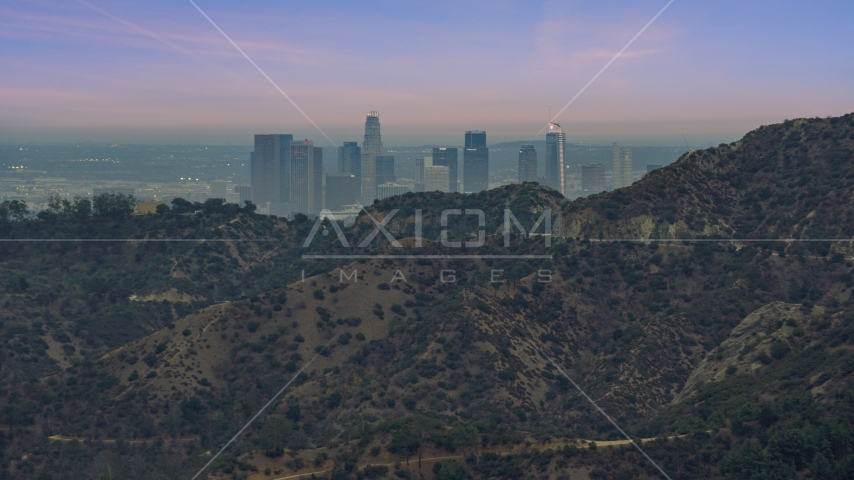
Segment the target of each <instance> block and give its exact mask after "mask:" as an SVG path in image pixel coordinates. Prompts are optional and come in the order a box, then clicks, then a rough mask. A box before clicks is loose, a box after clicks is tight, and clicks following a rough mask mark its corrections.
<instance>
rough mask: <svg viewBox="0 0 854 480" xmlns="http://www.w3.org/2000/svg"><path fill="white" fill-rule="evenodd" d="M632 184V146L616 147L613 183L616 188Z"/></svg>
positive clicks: (612, 173)
mask: <svg viewBox="0 0 854 480" xmlns="http://www.w3.org/2000/svg"><path fill="white" fill-rule="evenodd" d="M631 184H632V147H614V164H613V166H612V167H611V185H612V186H613V188H614V190H616V189H618V188H623V187H628V186H629V185H631Z"/></svg>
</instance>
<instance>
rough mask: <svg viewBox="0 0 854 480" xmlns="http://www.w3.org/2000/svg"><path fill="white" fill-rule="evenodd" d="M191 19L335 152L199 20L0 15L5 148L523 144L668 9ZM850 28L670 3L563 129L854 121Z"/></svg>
mask: <svg viewBox="0 0 854 480" xmlns="http://www.w3.org/2000/svg"><path fill="white" fill-rule="evenodd" d="M194 1H196V3H197V5H198V6H199V7H200V8H201V9H202V10H204V12H205V13H207V15H208V16H209V17H210V18H211V19H212V20H213V21H214V22H216V23H217V24H218V25H219V27H220V28H221V29H222V30H223V31H224V32H225V33H226V34H227V35H229V36H230V37H231V38H232V40H234V42H235V43H237V45H239V46H240V47H241V48H242V49H243V50H244V51H245V52H246V54H247V55H248V56H249V57H250V58H251V59H252V60H254V62H255V63H256V64H257V65H258V66H259V67H260V68H261V69H262V70H263V71H264V72H265V73H266V74H267V75H268V76H269V78H270V79H272V80H273V81H274V82H275V83H276V84H277V85H278V86H279V87H280V88H281V89H282V91H283V92H285V93H286V94H287V95H288V96H290V98H291V99H292V100H293V101H294V102H295V103H296V104H297V105H298V106H299V107H300V108H301V109H302V110H303V111H304V112H305V114H306V115H307V116H308V117H309V118H311V119H312V120H313V121H314V122H315V123H316V125H317V126H318V127H319V129H320V130H322V131H323V133H325V134H326V135H328V136H329V138H330V139H331V142H330V140H327V139H326V138H325V136H324V135H323V133H321V132H320V131H319V130H318V128H315V127H314V126H313V125H312V124H311V123H310V122H309V121H308V120H307V119H306V117H305V116H304V115H302V114H301V113H300V112H299V111H298V110H297V109H296V108H295V107H294V106H293V105H292V104H291V103H290V102H289V101H288V100H287V99H286V98H285V97H284V96H283V95H282V94H281V93H280V92H279V91H277V89H276V88H275V87H274V86H273V85H271V84H270V83H269V82H268V81H267V80H266V79H265V78H264V76H263V75H262V74H261V73H259V72H258V70H256V69H255V67H253V66H252V64H251V63H250V62H249V61H247V60H246V59H245V58H244V57H243V56H242V55H241V54H240V52H238V50H237V49H235V47H234V46H233V45H231V44H230V43H229V42H228V40H227V39H226V38H224V37H223V36H222V35H221V34H220V33H219V32H218V31H217V30H216V29H215V28H214V27H213V26H212V25H211V24H210V23H209V22H208V21H207V20H206V19H205V17H204V16H202V14H201V13H199V11H198V10H197V9H196V8H195V7H194V6H193V5H192V4H191V3H190V2H189V0H187V1H182V0H170V1H164V0H146V1H145V2H139V1H117V0H62V1H59V0H56V1H54V0H23V1H22V0H4V1H3V2H2V3H0V142H4V143H20V142H76V141H97V142H120V143H185V144H186V143H211V144H249V143H251V142H252V134H253V133H272V132H283V133H293V134H294V135H295V136H296V137H298V138H299V137H304V138H309V139H312V140H314V141H315V144H317V145H323V146H333V145H339V144H340V143H341V142H343V141H352V140H358V141H360V142H361V136H362V135H363V133H364V130H363V129H364V119H365V114H366V113H367V112H368V111H369V110H376V111H379V112H380V121H381V123H382V133H383V139H384V141H385V143H386V145H395V144H398V145H404V144H415V145H417V144H427V143H452V144H455V143H462V137H463V132H464V131H465V130H474V129H478V130H485V131H486V132H487V134H488V138H489V143H495V142H498V141H509V140H524V139H531V138H534V136H535V135H536V134H537V132H539V131H540V130H541V128H542V126H543V125H545V124H546V122H547V120H548V118H549V108H550V109H551V113H552V114H555V113H557V112H558V111H559V110H561V108H562V107H563V106H564V105H566V104H567V102H569V101H570V99H572V98H573V97H574V96H575V95H576V94H578V93H579V91H580V90H581V89H582V88H583V87H584V86H585V84H587V83H588V82H589V81H590V80H591V79H592V78H593V77H594V76H595V75H596V74H597V73H598V72H599V71H600V70H601V69H602V68H603V67H604V66H605V65H606V64H607V63H608V62H609V61H610V60H611V59H612V58H613V57H614V55H615V54H616V53H617V52H619V51H620V49H622V48H623V47H624V46H625V45H626V43H627V42H629V40H631V39H632V37H634V36H635V35H636V34H637V33H638V32H639V31H640V30H641V29H642V28H643V27H644V25H646V24H647V22H649V21H650V20H651V19H652V18H653V17H654V16H655V15H656V13H658V12H659V11H660V10H661V9H662V8H663V7H664V6H665V5H666V4H667V2H668V1H669V0H654V1H653V0H632V1H624V0H620V1H617V0H599V1H556V0H555V1H552V0H549V1H545V2H543V1H531V0H527V1H512V0H491V1H489V0H470V1H468V0H456V1H446V0H431V1H430V2H412V1H401V0H397V1H384V0H376V1H375V0H363V1H359V2H352V1H349V2H344V1H329V0H313V1H311V2H307V1H302V2H294V1H260V0H241V1H236V0H229V1H226V0H194ZM852 20H854V2H851V1H850V0H844V1H815V2H803V1H798V2H795V1H788V0H775V1H766V0H757V1H748V2H744V1H743V0H742V1H734V0H719V1H715V2H708V1H699V0H674V1H673V3H672V4H670V6H669V7H668V8H667V9H666V10H664V12H663V13H661V15H660V16H659V17H658V18H657V19H656V20H655V21H654V22H653V23H652V24H651V25H650V26H649V27H648V28H647V29H646V30H645V31H644V32H643V34H641V35H640V36H639V37H638V38H637V39H636V40H635V41H634V43H633V44H632V45H631V46H630V47H629V48H627V49H626V50H625V52H624V53H623V54H622V55H621V56H620V57H619V58H617V59H616V60H615V61H614V62H613V63H612V64H611V65H610V66H609V67H608V68H607V69H606V70H605V71H604V72H603V73H602V74H601V75H600V76H599V77H598V78H597V79H596V80H595V81H594V82H593V83H592V84H590V86H589V87H588V88H587V89H586V90H585V91H584V92H583V93H582V94H581V95H580V96H578V98H577V99H576V100H575V101H574V103H572V104H571V105H570V106H569V107H568V108H567V109H565V110H564V111H563V112H562V113H561V114H560V115H559V116H557V117H556V118H554V121H556V122H558V123H560V124H561V125H562V126H563V127H564V130H565V131H566V132H567V134H568V140H569V141H594V142H595V141H601V142H610V141H618V142H623V143H626V142H631V141H635V142H636V143H638V142H640V143H643V142H644V141H646V142H647V143H649V142H662V141H663V142H665V143H668V142H670V143H679V142H680V141H681V140H682V135H685V136H686V137H687V138H688V139H689V140H697V141H700V140H702V141H703V142H706V141H709V142H712V141H714V140H716V139H720V140H721V141H732V140H734V139H736V138H738V137H740V136H741V135H743V134H744V133H745V132H747V131H749V130H752V129H754V128H756V127H758V126H760V125H764V124H770V123H777V122H781V121H783V120H785V119H789V118H798V117H816V116H819V117H825V116H836V115H842V114H845V113H850V112H852V111H854V88H852V85H854V48H852V47H854V28H851V24H852ZM539 139H542V135H540V137H539ZM630 139H633V140H630ZM431 140H432V141H431Z"/></svg>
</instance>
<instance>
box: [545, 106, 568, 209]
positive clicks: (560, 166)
mask: <svg viewBox="0 0 854 480" xmlns="http://www.w3.org/2000/svg"><path fill="white" fill-rule="evenodd" d="M565 156H566V134H565V133H563V129H561V128H560V124H557V123H554V122H550V123H549V133H547V134H546V186H547V187H551V188H553V189H555V190H557V191H558V192H560V193H561V195H564V194H565V188H566V179H565V175H566V158H565Z"/></svg>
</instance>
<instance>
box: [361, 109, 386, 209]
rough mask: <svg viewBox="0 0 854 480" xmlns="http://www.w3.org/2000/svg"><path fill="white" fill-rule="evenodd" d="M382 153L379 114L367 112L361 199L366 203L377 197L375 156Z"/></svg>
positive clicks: (363, 144)
mask: <svg viewBox="0 0 854 480" xmlns="http://www.w3.org/2000/svg"><path fill="white" fill-rule="evenodd" d="M382 154H383V141H382V138H381V137H380V114H379V112H369V113H368V116H367V118H366V119H365V140H364V142H362V201H363V202H366V203H368V204H370V203H373V201H374V200H375V199H376V198H377V157H378V156H380V155H382Z"/></svg>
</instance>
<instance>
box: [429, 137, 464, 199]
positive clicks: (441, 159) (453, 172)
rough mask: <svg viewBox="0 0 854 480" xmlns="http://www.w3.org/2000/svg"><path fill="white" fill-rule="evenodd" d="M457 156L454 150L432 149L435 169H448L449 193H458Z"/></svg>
mask: <svg viewBox="0 0 854 480" xmlns="http://www.w3.org/2000/svg"><path fill="white" fill-rule="evenodd" d="M458 159H459V154H458V153H457V149H456V148H450V147H433V165H435V166H437V167H448V182H449V185H450V187H449V190H448V191H449V192H458V191H459V185H460V181H459V168H458V163H459V162H458Z"/></svg>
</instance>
